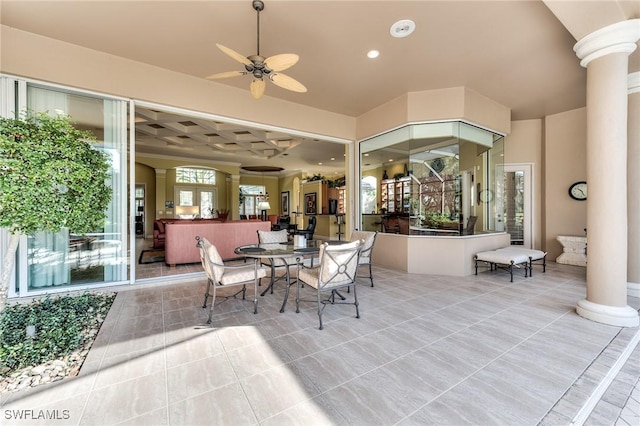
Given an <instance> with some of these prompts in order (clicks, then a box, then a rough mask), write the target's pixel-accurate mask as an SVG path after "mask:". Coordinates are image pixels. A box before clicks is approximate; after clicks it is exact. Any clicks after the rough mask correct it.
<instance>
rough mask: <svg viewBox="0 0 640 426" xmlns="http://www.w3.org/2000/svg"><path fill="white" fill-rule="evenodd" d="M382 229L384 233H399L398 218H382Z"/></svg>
mask: <svg viewBox="0 0 640 426" xmlns="http://www.w3.org/2000/svg"><path fill="white" fill-rule="evenodd" d="M382 228H383V229H384V232H385V233H389V234H397V233H398V232H399V227H398V218H397V217H394V218H389V217H383V218H382Z"/></svg>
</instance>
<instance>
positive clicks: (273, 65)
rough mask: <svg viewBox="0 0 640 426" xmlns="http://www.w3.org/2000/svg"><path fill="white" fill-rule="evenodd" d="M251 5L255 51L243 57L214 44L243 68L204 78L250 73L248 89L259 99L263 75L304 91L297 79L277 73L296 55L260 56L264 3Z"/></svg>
mask: <svg viewBox="0 0 640 426" xmlns="http://www.w3.org/2000/svg"><path fill="white" fill-rule="evenodd" d="M251 6H252V7H253V9H254V10H255V11H256V13H257V31H256V34H257V53H256V54H255V55H251V56H247V57H244V56H242V55H241V54H240V53H238V52H236V51H235V50H233V49H230V48H228V47H226V46H223V45H221V44H216V46H217V47H218V49H220V50H221V51H222V52H223V53H225V54H226V55H227V56H229V57H230V58H232V59H234V60H236V61H238V62H240V63H241V64H243V65H244V69H245V70H244V71H231V72H223V73H218V74H213V75H210V76H208V77H206V78H207V79H210V80H216V79H221V78H229V77H236V76H241V75H247V74H251V75H252V77H253V80H252V82H251V85H250V86H249V90H250V92H251V96H252V97H253V98H254V99H260V98H261V97H262V95H263V94H264V89H265V82H264V80H263V77H268V78H269V80H271V81H272V82H273V84H275V85H276V86H279V87H282V88H283V89H287V90H291V91H293V92H299V93H304V92H306V91H307V88H306V87H305V86H304V85H303V84H302V83H300V82H299V81H297V80H295V79H294V78H291V77H289V76H287V75H284V74H278V73H279V72H280V71H283V70H286V69H287V68H289V67H291V66H293V65H295V64H296V62H298V59H299V57H298V55H296V54H293V53H283V54H280V55H274V56H270V57H268V58H265V57H263V56H260V12H261V11H262V10H264V3H263V2H262V0H253V1H252V3H251Z"/></svg>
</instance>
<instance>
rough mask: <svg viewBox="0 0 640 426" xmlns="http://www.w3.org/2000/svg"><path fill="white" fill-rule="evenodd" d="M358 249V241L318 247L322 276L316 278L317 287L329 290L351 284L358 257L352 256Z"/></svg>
mask: <svg viewBox="0 0 640 426" xmlns="http://www.w3.org/2000/svg"><path fill="white" fill-rule="evenodd" d="M359 247H360V241H353V242H351V243H348V244H340V245H328V244H326V243H325V244H323V245H322V246H320V255H319V258H320V265H321V268H320V269H321V272H320V273H321V274H322V275H320V276H318V279H317V282H318V285H320V286H321V287H322V288H323V289H331V288H335V287H340V286H343V285H347V284H351V283H353V281H354V278H355V275H356V269H357V267H358V256H357V254H356V255H355V256H353V253H354V251H357V250H358V249H359ZM303 281H304V280H303ZM309 284H310V285H311V283H309Z"/></svg>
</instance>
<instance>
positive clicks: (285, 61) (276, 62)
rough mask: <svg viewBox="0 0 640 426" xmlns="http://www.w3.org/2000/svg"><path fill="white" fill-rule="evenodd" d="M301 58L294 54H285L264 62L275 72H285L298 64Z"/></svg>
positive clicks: (271, 57) (269, 58)
mask: <svg viewBox="0 0 640 426" xmlns="http://www.w3.org/2000/svg"><path fill="white" fill-rule="evenodd" d="M298 59H300V57H299V56H298V55H296V54H294V53H283V54H281V55H274V56H270V57H268V58H267V59H265V60H264V64H265V65H266V66H267V67H268V68H270V69H272V70H273V71H284V70H286V69H287V68H289V67H292V66H294V65H295V64H296V62H298Z"/></svg>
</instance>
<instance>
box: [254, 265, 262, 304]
mask: <svg viewBox="0 0 640 426" xmlns="http://www.w3.org/2000/svg"><path fill="white" fill-rule="evenodd" d="M256 268H257V264H256ZM261 280H262V278H258V271H257V269H256V279H255V281H254V283H253V314H254V315H255V314H257V313H258V283H259V282H260V281H261Z"/></svg>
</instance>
